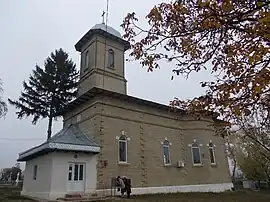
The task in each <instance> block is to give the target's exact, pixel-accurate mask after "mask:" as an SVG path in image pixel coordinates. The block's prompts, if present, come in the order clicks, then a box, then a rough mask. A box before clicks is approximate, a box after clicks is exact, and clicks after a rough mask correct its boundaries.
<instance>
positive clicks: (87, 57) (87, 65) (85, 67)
mask: <svg viewBox="0 0 270 202" xmlns="http://www.w3.org/2000/svg"><path fill="white" fill-rule="evenodd" d="M89 61H90V56H89V51H86V53H85V66H84V69H87V68H88V67H89Z"/></svg>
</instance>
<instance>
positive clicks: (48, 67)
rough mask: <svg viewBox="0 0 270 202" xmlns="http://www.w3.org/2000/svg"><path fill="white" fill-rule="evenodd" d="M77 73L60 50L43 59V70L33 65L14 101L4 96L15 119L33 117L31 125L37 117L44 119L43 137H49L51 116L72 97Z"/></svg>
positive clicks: (55, 114)
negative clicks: (26, 80)
mask: <svg viewBox="0 0 270 202" xmlns="http://www.w3.org/2000/svg"><path fill="white" fill-rule="evenodd" d="M78 78H79V72H78V71H77V70H76V65H75V64H74V63H73V61H72V60H71V59H69V58H68V54H67V53H66V52H64V51H63V50H62V49H59V50H55V53H53V52H52V53H51V55H50V56H49V57H47V59H46V60H45V63H44V69H42V68H41V67H39V66H38V65H36V67H35V69H34V70H33V72H32V74H31V75H30V77H29V80H28V83H27V82H25V81H24V82H23V87H24V90H23V92H21V96H20V97H19V99H18V100H17V101H14V100H11V99H8V101H9V103H10V104H11V105H14V106H15V107H16V109H18V111H17V112H16V114H17V117H18V119H21V118H23V117H28V116H33V119H32V124H36V123H37V121H38V120H39V119H40V118H48V119H49V123H48V131H47V139H49V138H51V134H52V123H53V119H56V118H57V117H59V112H60V111H61V110H62V109H63V108H64V107H65V105H66V104H68V103H69V102H70V101H71V100H73V99H74V98H75V96H76V93H77V84H78Z"/></svg>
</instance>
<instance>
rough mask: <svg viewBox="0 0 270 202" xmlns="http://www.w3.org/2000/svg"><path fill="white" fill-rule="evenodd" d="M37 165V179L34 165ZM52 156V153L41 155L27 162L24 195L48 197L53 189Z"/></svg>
mask: <svg viewBox="0 0 270 202" xmlns="http://www.w3.org/2000/svg"><path fill="white" fill-rule="evenodd" d="M35 165H37V176H36V180H34V179H33V176H34V166H35ZM51 172H52V156H51V155H50V154H48V155H45V156H40V157H37V158H35V159H32V160H30V161H27V162H26V164H25V171H24V182H23V190H22V192H21V194H22V195H27V196H31V197H38V198H44V199H48V198H49V195H50V190H51V176H50V174H51Z"/></svg>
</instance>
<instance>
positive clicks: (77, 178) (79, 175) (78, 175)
mask: <svg viewBox="0 0 270 202" xmlns="http://www.w3.org/2000/svg"><path fill="white" fill-rule="evenodd" d="M84 188H85V164H84V163H69V165H68V184H67V191H68V192H84Z"/></svg>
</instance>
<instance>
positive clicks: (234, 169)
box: [232, 159, 236, 183]
mask: <svg viewBox="0 0 270 202" xmlns="http://www.w3.org/2000/svg"><path fill="white" fill-rule="evenodd" d="M235 171H236V160H235V159H233V171H232V182H233V183H235Z"/></svg>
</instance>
